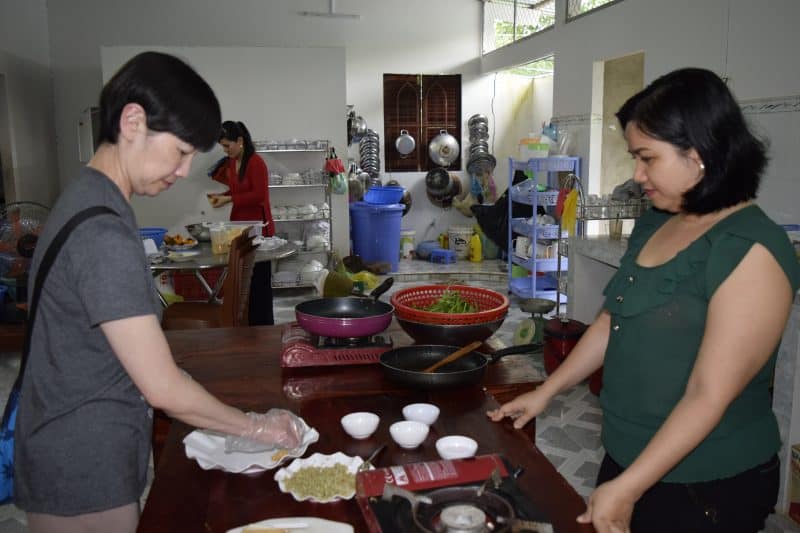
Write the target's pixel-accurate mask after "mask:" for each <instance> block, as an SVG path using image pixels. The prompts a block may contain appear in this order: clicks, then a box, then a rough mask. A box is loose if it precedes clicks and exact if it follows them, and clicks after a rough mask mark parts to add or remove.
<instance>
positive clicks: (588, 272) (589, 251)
mask: <svg viewBox="0 0 800 533" xmlns="http://www.w3.org/2000/svg"><path fill="white" fill-rule="evenodd" d="M568 246H569V271H568V272H567V301H569V302H580V305H570V306H568V309H569V310H570V312H569V315H570V318H574V319H575V320H580V321H581V322H584V323H586V324H591V323H592V322H593V321H594V317H595V316H596V315H597V312H598V311H599V310H600V307H601V306H602V305H603V294H602V293H603V288H604V287H605V286H606V284H607V283H608V281H609V280H610V279H611V277H612V276H613V275H614V273H615V272H616V271H617V269H618V268H619V261H620V259H621V258H622V256H623V254H624V253H625V250H626V249H627V247H628V239H626V238H623V239H619V240H614V239H610V238H608V237H607V236H602V237H585V238H570V239H569V244H568Z"/></svg>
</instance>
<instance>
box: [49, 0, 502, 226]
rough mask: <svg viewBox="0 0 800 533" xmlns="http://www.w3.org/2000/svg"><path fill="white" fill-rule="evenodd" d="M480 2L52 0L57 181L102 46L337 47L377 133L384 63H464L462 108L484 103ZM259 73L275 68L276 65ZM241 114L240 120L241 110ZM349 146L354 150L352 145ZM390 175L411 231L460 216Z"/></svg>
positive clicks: (97, 71) (405, 178) (415, 69)
mask: <svg viewBox="0 0 800 533" xmlns="http://www.w3.org/2000/svg"><path fill="white" fill-rule="evenodd" d="M480 8H481V4H480V3H479V2H477V1H474V0H437V1H436V2H429V1H427V0H407V1H404V2H393V1H390V0H346V1H340V2H338V3H337V10H338V11H339V12H343V13H344V12H347V13H359V14H361V15H362V19H361V20H360V21H352V20H337V19H322V18H312V17H301V16H299V15H298V14H297V13H298V12H299V11H304V10H310V11H326V10H327V9H328V2H327V1H325V0H235V1H229V2H217V1H210V0H169V1H165V0H158V1H156V0H139V1H137V2H127V1H122V0H83V1H81V2H79V3H75V2H56V1H51V2H49V4H48V17H49V23H50V39H51V59H52V64H53V83H54V87H55V94H56V119H55V120H56V130H57V133H58V138H59V143H58V158H59V170H60V172H59V176H60V180H61V183H62V184H64V183H67V182H68V181H69V180H70V179H72V176H74V175H75V173H76V171H77V169H78V168H79V166H80V163H79V161H78V159H77V144H76V143H77V141H76V138H75V133H74V130H75V123H76V120H77V117H78V114H79V112H80V110H82V109H84V108H86V107H88V106H90V105H92V104H94V103H95V102H96V99H97V95H98V93H99V91H100V89H101V87H102V75H101V64H100V47H101V46H137V47H148V46H170V47H172V46H286V47H318V46H322V47H343V48H344V49H345V50H346V69H345V70H346V72H345V74H346V79H347V103H351V104H355V105H356V109H357V110H358V112H359V113H360V114H362V115H363V116H364V117H365V118H366V120H367V122H368V124H369V126H370V127H371V128H373V129H375V130H376V131H378V132H380V133H381V134H382V132H383V117H382V114H383V113H382V94H383V91H382V83H383V80H382V76H383V74H384V73H424V74H438V73H461V74H462V80H463V81H464V89H463V105H462V110H463V113H464V117H468V116H469V115H471V114H473V113H477V112H481V113H488V112H489V106H490V101H489V97H488V95H489V94H490V91H487V90H486V86H485V81H483V80H477V79H476V77H477V73H478V70H479V61H478V57H479V54H480V39H479V35H478V32H479V28H480V16H481V9H480ZM445 21H446V22H445ZM77 36H79V37H77ZM264 74H265V75H266V76H281V75H282V73H281V72H280V71H279V70H277V69H273V70H271V71H270V72H265V73H264ZM306 83H308V84H316V85H321V86H323V87H324V86H325V84H326V83H327V80H326V79H325V77H324V76H321V75H320V74H319V73H317V72H314V71H313V69H310V68H309V69H308V70H307V76H306ZM265 96H266V97H268V96H269V95H265ZM336 111H337V112H340V113H341V117H342V122H341V126H340V129H341V137H340V138H342V139H343V138H344V137H343V136H344V133H345V110H344V109H341V110H336ZM242 120H243V121H245V122H247V117H242ZM274 126H275V128H276V130H278V131H286V130H289V129H290V128H291V121H288V120H287V121H283V122H281V123H278V122H277V121H275V124H274ZM311 127H312V128H311V129H313V124H312V125H311ZM464 133H465V134H466V127H465V131H464ZM287 136H289V135H287ZM337 142H339V143H341V142H342V141H337ZM337 148H339V151H338V153H339V155H340V156H342V157H345V156H346V155H347V154H346V151H345V150H343V146H341V144H340V146H337ZM351 152H352V153H353V154H354V155H356V151H355V150H351ZM382 159H383V158H382ZM394 177H396V178H397V179H399V181H400V182H401V183H402V184H403V185H405V186H407V187H410V189H411V192H412V195H413V202H414V203H413V208H412V211H411V214H410V215H408V216H407V217H405V218H404V220H403V225H404V226H406V225H408V226H409V227H411V228H418V229H419V231H418V232H417V234H418V237H419V236H420V235H421V234H422V230H423V229H424V226H425V225H427V224H428V223H429V222H430V221H431V220H432V219H436V228H435V229H432V230H431V234H432V235H435V234H436V233H438V232H440V231H444V230H446V228H447V226H448V225H449V221H450V220H456V221H460V223H464V222H465V221H467V219H466V218H465V217H463V216H462V215H460V214H459V213H458V212H457V211H455V210H451V211H450V212H448V213H444V214H443V213H442V210H441V209H439V208H433V207H432V206H430V204H429V202H428V200H427V198H426V196H425V193H424V188H422V187H421V181H422V178H423V177H424V174H422V173H415V174H412V175H409V174H403V175H399V174H398V175H395V176H394ZM387 179H388V177H387ZM442 215H444V216H442Z"/></svg>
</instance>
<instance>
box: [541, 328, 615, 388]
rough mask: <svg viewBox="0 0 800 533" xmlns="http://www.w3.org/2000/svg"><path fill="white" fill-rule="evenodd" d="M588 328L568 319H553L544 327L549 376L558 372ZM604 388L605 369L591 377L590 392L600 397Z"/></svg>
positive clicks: (546, 364)
mask: <svg viewBox="0 0 800 533" xmlns="http://www.w3.org/2000/svg"><path fill="white" fill-rule="evenodd" d="M587 328H588V326H587V325H586V324H584V323H583V322H579V321H577V320H571V319H568V318H566V317H560V318H551V319H550V320H548V321H547V322H546V323H545V325H544V369H545V370H546V371H547V373H548V374H552V373H553V372H555V371H556V369H557V368H558V366H559V365H560V364H561V363H562V362H564V359H566V358H567V356H568V355H569V353H570V352H571V351H572V349H573V348H574V347H575V345H576V344H578V341H579V340H580V338H581V336H582V335H583V333H584V332H585V331H586V329H587ZM602 386H603V369H602V368H599V369H598V370H596V371H595V372H594V373H592V375H591V376H589V390H591V391H592V393H593V394H595V395H599V394H600V389H601V388H602Z"/></svg>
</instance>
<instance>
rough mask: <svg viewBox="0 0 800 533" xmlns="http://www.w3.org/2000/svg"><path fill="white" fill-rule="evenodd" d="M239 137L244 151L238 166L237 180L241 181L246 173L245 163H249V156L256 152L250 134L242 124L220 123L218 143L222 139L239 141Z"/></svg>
mask: <svg viewBox="0 0 800 533" xmlns="http://www.w3.org/2000/svg"><path fill="white" fill-rule="evenodd" d="M239 137H241V138H242V148H243V150H244V153H243V154H242V164H241V165H239V179H240V180H241V179H243V178H244V174H245V172H246V171H247V163H248V162H249V161H250V156H252V155H253V154H254V153H255V152H256V147H255V145H254V144H253V139H252V138H251V137H250V132H249V131H248V130H247V127H246V126H245V125H244V123H243V122H234V121H232V120H226V121H225V122H223V123H222V128H221V129H220V131H219V141H220V142H221V141H222V139H225V140H227V141H230V142H236V141H238V140H239Z"/></svg>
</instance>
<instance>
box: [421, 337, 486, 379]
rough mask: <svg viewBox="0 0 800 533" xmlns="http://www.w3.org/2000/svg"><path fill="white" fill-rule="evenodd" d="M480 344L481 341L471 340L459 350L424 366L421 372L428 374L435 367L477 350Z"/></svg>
mask: <svg viewBox="0 0 800 533" xmlns="http://www.w3.org/2000/svg"><path fill="white" fill-rule="evenodd" d="M481 344H483V343H482V342H481V341H475V342H471V343H469V344H467V345H466V346H464V347H463V348H461V349H459V350H456V351H455V352H453V353H451V354H450V355H448V356H447V357H445V358H444V359H442V360H441V361H439V362H437V363H434V364H432V365H431V366H429V367H428V368H426V369H425V370H423V371H422V372H423V373H425V374H430V373H432V372H433V371H435V370H436V369H437V368H439V367H442V366H444V365H446V364H447V363H452V362H453V361H455V360H456V359H458V358H460V357H463V356H465V355H467V354H468V353H470V352H473V351H475V350H477V349H478V347H479V346H480V345H481Z"/></svg>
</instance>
